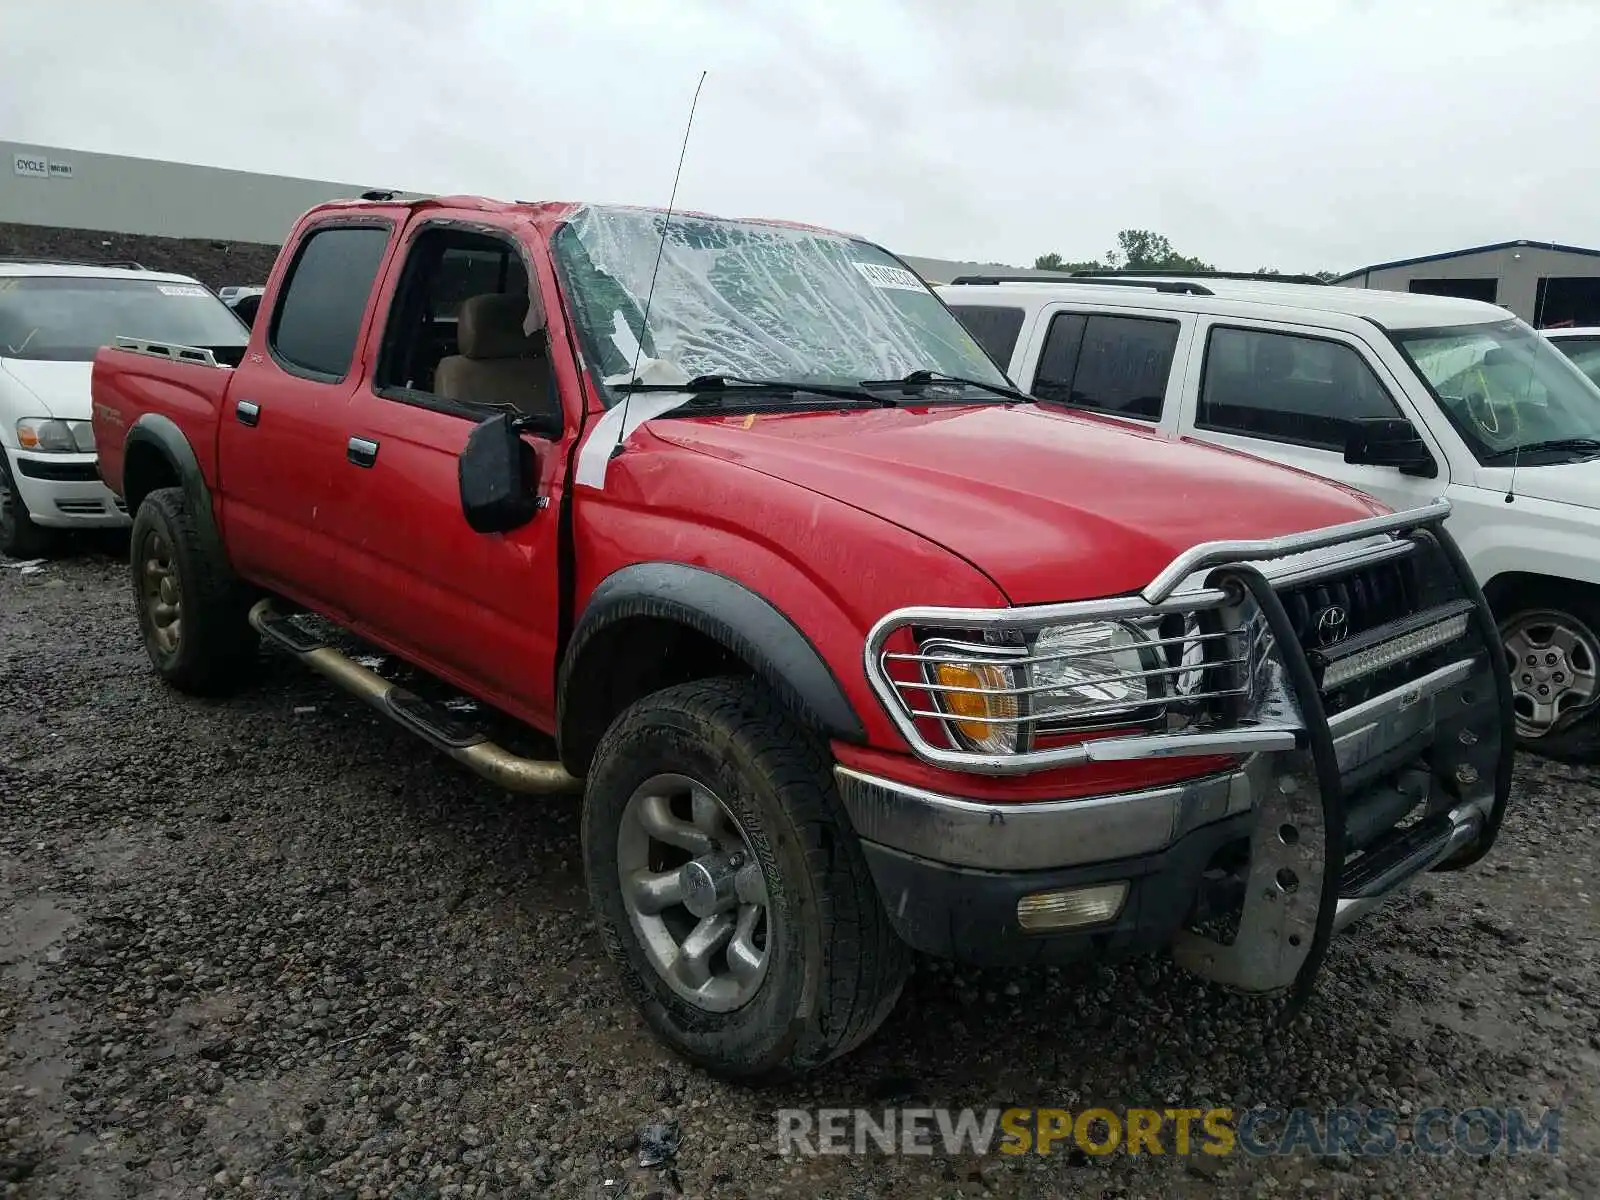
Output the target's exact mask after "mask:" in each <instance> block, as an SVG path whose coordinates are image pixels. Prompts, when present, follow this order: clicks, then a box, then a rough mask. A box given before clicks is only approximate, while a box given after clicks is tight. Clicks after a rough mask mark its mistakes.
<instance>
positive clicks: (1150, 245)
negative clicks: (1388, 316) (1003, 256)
mask: <svg viewBox="0 0 1600 1200" xmlns="http://www.w3.org/2000/svg"><path fill="white" fill-rule="evenodd" d="M1033 266H1034V269H1035V270H1038V271H1145V272H1152V273H1153V272H1159V271H1215V270H1216V269H1217V268H1216V267H1214V266H1213V265H1212V264H1211V263H1208V262H1206V261H1205V260H1204V259H1200V258H1195V257H1193V256H1191V255H1188V254H1179V253H1178V252H1177V250H1176V249H1174V247H1173V245H1172V242H1171V241H1169V240H1168V239H1167V237H1166V236H1165V235H1163V234H1159V233H1156V232H1155V231H1153V230H1150V229H1124V230H1122V232H1120V233H1118V234H1117V244H1116V246H1115V247H1114V248H1113V249H1111V250H1107V251H1106V254H1105V258H1104V259H1101V260H1099V261H1091V262H1068V261H1066V260H1065V259H1063V258H1062V257H1061V255H1059V254H1056V253H1055V252H1053V251H1052V252H1051V253H1049V254H1041V255H1039V257H1038V258H1036V259H1034V260H1033ZM1255 273H1256V274H1257V275H1281V274H1283V272H1282V271H1280V270H1279V269H1278V268H1277V267H1257V268H1256V272H1255ZM1310 273H1311V274H1314V275H1315V276H1316V277H1317V278H1318V279H1321V280H1323V281H1324V282H1332V281H1333V280H1335V279H1337V278H1338V277H1339V272H1337V271H1313V272H1310Z"/></svg>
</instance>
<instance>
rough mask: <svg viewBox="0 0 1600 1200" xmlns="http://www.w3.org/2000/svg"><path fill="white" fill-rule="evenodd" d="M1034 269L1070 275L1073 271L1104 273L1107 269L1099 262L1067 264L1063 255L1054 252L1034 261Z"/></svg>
mask: <svg viewBox="0 0 1600 1200" xmlns="http://www.w3.org/2000/svg"><path fill="white" fill-rule="evenodd" d="M1033 269H1034V270H1035V271H1066V272H1069V273H1070V272H1072V271H1103V270H1105V269H1106V265H1105V263H1099V262H1067V261H1066V260H1065V259H1063V258H1062V257H1061V255H1059V254H1056V253H1055V252H1054V251H1052V252H1051V253H1049V254H1041V255H1039V257H1038V258H1036V259H1034V260H1033Z"/></svg>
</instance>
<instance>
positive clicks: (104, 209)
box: [0, 141, 422, 287]
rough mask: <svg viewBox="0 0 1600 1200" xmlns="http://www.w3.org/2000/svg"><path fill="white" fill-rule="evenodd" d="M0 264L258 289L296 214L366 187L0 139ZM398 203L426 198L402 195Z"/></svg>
mask: <svg viewBox="0 0 1600 1200" xmlns="http://www.w3.org/2000/svg"><path fill="white" fill-rule="evenodd" d="M0 155H3V159H0V161H9V162H10V164H11V170H9V171H6V170H5V169H4V167H3V166H0V257H24V258H73V259H80V260H89V261H98V260H107V259H118V260H124V259H131V260H134V261H137V262H140V263H143V264H144V265H145V266H147V267H151V268H158V269H162V270H172V271H179V272H181V273H183V274H186V275H193V276H196V277H197V278H199V279H201V280H203V281H204V282H205V283H208V284H210V285H211V286H212V287H222V286H226V285H228V284H253V283H260V282H262V280H263V279H264V277H265V274H266V269H267V267H269V266H270V265H271V264H272V260H273V257H274V255H275V253H276V248H277V246H278V245H279V244H280V243H281V242H282V241H283V239H284V237H285V236H286V235H287V234H288V232H289V228H290V226H291V225H292V224H293V223H294V220H295V218H296V217H298V216H299V215H300V214H301V213H303V212H304V211H305V210H306V209H308V208H311V207H313V206H314V205H317V204H321V203H322V202H324V201H326V200H333V199H348V198H352V197H356V196H360V195H361V193H362V192H364V191H367V190H369V189H372V188H374V187H385V188H386V187H388V186H389V185H388V184H387V182H386V181H382V180H379V181H374V182H372V183H365V184H353V183H332V182H329V181H326V180H318V179H292V178H288V177H285V176H281V175H262V174H256V173H254V172H251V171H230V170H223V169H221V168H217V167H201V166H195V165H193V164H190V163H176V162H162V161H160V160H156V159H148V158H130V157H126V156H124V155H120V154H95V153H90V152H88V151H84V150H67V149H63V148H61V147H57V146H37V145H31V144H26V143H19V142H5V141H0ZM396 194H397V196H399V197H400V198H402V199H415V198H419V197H420V196H421V195H422V193H416V192H397V193H396Z"/></svg>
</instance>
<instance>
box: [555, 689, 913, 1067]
mask: <svg viewBox="0 0 1600 1200" xmlns="http://www.w3.org/2000/svg"><path fill="white" fill-rule="evenodd" d="M583 854H584V865H585V869H586V872H587V875H588V882H589V895H590V900H591V903H592V905H593V908H594V912H595V916H596V919H597V921H598V922H599V925H600V928H601V931H602V933H603V935H604V937H605V942H606V949H607V952H608V953H609V955H610V957H611V958H612V960H613V961H614V962H615V963H616V965H617V967H618V969H619V970H620V971H621V974H622V977H623V981H624V983H625V984H626V986H627V988H628V990H629V992H630V994H631V995H632V996H633V998H634V1000H635V1002H636V1003H637V1004H638V1005H639V1007H640V1009H641V1010H642V1011H643V1013H644V1016H645V1019H646V1020H647V1021H648V1022H649V1023H650V1026H651V1027H652V1028H653V1029H654V1030H655V1032H656V1033H657V1035H658V1036H660V1037H661V1038H662V1039H663V1040H664V1041H666V1042H667V1043H668V1044H669V1045H670V1046H672V1047H673V1048H674V1049H675V1050H677V1051H678V1052H679V1053H681V1054H683V1055H685V1056H686V1057H688V1058H690V1059H692V1060H693V1061H695V1062H697V1063H699V1064H700V1065H701V1066H703V1067H705V1068H706V1069H707V1070H710V1071H713V1072H716V1073H718V1074H722V1075H726V1076H732V1077H739V1078H753V1077H762V1076H771V1075H782V1074H792V1073H798V1072H800V1071H804V1070H807V1069H809V1068H812V1067H815V1066H818V1065H820V1064H821V1063H824V1062H826V1061H827V1060H828V1059H830V1058H833V1057H834V1056H836V1055H838V1054H842V1053H844V1052H846V1051H848V1050H850V1049H852V1048H854V1047H855V1046H856V1045H859V1044H860V1043H861V1042H863V1041H865V1040H866V1038H867V1037H868V1036H869V1035H870V1034H871V1033H872V1032H873V1030H875V1029H876V1028H877V1027H878V1026H879V1024H881V1023H882V1021H883V1020H884V1018H885V1017H887V1016H888V1015H889V1012H890V1010H891V1009H892V1008H893V1007H894V1003H895V1001H896V999H897V998H898V997H899V994H900V988H901V985H902V984H903V982H904V980H905V976H906V972H907V970H908V965H909V958H910V952H909V950H908V949H907V948H906V946H905V945H904V943H902V942H901V941H900V939H899V938H898V937H897V936H896V935H895V933H894V931H893V929H892V928H891V927H890V925H889V922H888V918H887V915H886V914H885V912H884V910H883V905H882V902H881V901H880V900H879V898H878V893H877V890H876V888H875V887H874V885H873V882H872V876H871V873H870V872H869V871H868V868H867V864H866V861H865V859H864V858H863V856H862V854H861V850H860V847H859V845H858V844H857V842H856V840H855V834H854V832H853V831H852V830H851V829H850V827H849V824H848V818H847V817H846V816H845V814H844V810H843V808H842V806H841V805H840V803H839V798H838V795H837V793H836V792H835V790H834V784H833V778H832V775H831V773H830V770H829V763H828V758H827V755H826V753H825V751H824V750H823V748H822V747H821V746H820V745H819V744H818V743H817V741H816V739H815V738H813V737H812V735H811V734H810V733H809V732H808V731H807V730H805V729H804V728H802V727H801V726H800V725H798V724H797V723H796V722H795V721H794V720H793V718H791V717H790V716H789V715H788V714H787V713H786V712H785V711H784V710H783V709H782V708H781V707H780V706H779V705H778V704H777V703H776V701H775V700H774V699H773V698H772V697H771V696H770V695H769V694H768V693H767V692H766V691H765V689H763V688H761V687H760V686H759V685H758V684H755V683H754V682H751V681H746V680H735V679H711V680H704V681H701V682H697V683H688V684H682V685H679V686H677V687H673V688H668V689H666V690H665V691H661V692H658V693H656V694H655V695H652V696H648V697H646V698H645V699H643V700H641V701H639V702H638V703H636V704H634V705H633V706H632V707H631V708H629V709H628V710H627V711H625V712H624V713H623V714H622V715H621V716H620V717H619V718H618V719H617V720H616V722H615V723H614V724H613V725H612V726H611V728H610V729H609V730H608V731H607V732H606V735H605V737H604V738H603V739H602V740H601V743H600V746H599V748H598V750H597V751H596V754H595V760H594V763H593V766H592V767H591V769H590V773H589V785H588V789H587V792H586V795H585V799H584V809H583Z"/></svg>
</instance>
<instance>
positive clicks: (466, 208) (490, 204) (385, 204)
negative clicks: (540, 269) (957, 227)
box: [306, 196, 871, 241]
mask: <svg viewBox="0 0 1600 1200" xmlns="http://www.w3.org/2000/svg"><path fill="white" fill-rule="evenodd" d="M395 208H408V209H411V210H412V211H413V212H431V211H435V210H443V211H447V212H452V211H453V212H463V213H473V212H493V213H507V214H514V215H517V216H521V217H525V218H527V219H528V220H530V221H532V222H533V224H534V225H535V226H537V227H538V228H539V229H540V230H541V231H542V232H546V233H548V232H551V231H553V230H554V229H555V227H556V226H557V225H559V224H561V222H563V221H565V220H567V219H568V218H570V217H571V216H572V215H573V214H574V213H577V212H580V211H582V210H583V209H593V210H597V211H602V212H605V211H610V212H646V213H665V212H666V209H665V208H661V207H658V206H656V205H649V204H590V203H585V202H581V201H574V200H495V199H492V198H490V197H488V196H430V197H427V198H425V199H421V200H365V199H363V200H329V201H327V202H326V203H324V204H319V205H317V207H315V208H313V209H311V210H310V212H308V213H307V214H306V215H307V216H312V215H315V214H317V213H322V212H339V213H348V212H350V211H351V210H352V209H354V210H357V211H359V210H361V209H377V210H386V209H387V210H392V209H395ZM672 211H673V216H675V217H695V218H698V219H699V220H702V221H730V222H738V223H739V224H741V225H771V226H774V227H776V228H782V229H804V230H810V231H811V232H813V233H824V234H829V235H831V236H833V237H845V238H858V239H860V240H863V241H870V240H871V239H870V238H861V235H859V234H854V233H848V232H845V231H844V230H840V229H829V228H828V227H826V226H823V225H808V224H806V223H805V222H802V221H781V220H775V219H773V218H771V217H724V216H719V215H718V214H716V213H707V212H697V211H695V210H692V209H683V208H677V209H673V210H672Z"/></svg>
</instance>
